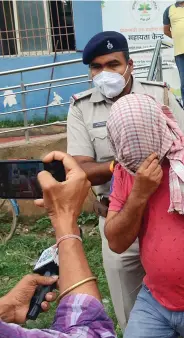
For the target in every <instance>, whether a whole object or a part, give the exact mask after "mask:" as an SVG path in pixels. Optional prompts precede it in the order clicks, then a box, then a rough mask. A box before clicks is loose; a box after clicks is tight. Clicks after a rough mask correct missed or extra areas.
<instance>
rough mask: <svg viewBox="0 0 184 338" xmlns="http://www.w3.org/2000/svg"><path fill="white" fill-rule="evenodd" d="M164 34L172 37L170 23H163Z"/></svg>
mask: <svg viewBox="0 0 184 338" xmlns="http://www.w3.org/2000/svg"><path fill="white" fill-rule="evenodd" d="M164 34H165V35H167V36H168V37H169V38H171V39H172V32H171V25H164Z"/></svg>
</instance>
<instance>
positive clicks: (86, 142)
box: [67, 105, 112, 185]
mask: <svg viewBox="0 0 184 338" xmlns="http://www.w3.org/2000/svg"><path fill="white" fill-rule="evenodd" d="M67 142H68V145H67V152H68V153H69V154H70V155H72V156H73V157H74V158H75V160H76V161H77V162H78V164H79V165H80V166H81V168H82V169H83V170H84V171H85V173H86V174H87V177H88V179H89V181H90V182H91V184H92V185H100V184H104V183H106V182H108V181H110V179H111V176H112V173H111V172H110V170H109V167H110V162H103V163H97V162H96V161H95V150H94V147H93V143H92V141H91V139H90V136H89V133H88V131H87V129H86V126H85V123H84V121H83V116H82V112H81V111H80V109H79V108H78V107H76V106H75V105H71V106H70V109H69V113H68V120H67Z"/></svg>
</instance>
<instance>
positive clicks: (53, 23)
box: [0, 0, 75, 56]
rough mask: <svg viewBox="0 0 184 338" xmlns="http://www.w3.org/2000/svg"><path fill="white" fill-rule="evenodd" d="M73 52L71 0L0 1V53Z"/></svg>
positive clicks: (6, 54)
mask: <svg viewBox="0 0 184 338" xmlns="http://www.w3.org/2000/svg"><path fill="white" fill-rule="evenodd" d="M72 50H73V51H74V50H75V36H74V25H73V13H72V2H71V1H67V0H66V1H64V0H57V1H52V0H51V1H45V0H43V1H41V0H40V1H34V0H33V1H29V0H26V1H25V0H21V1H14V0H13V1H0V55H1V56H8V55H9V56H11V55H39V54H50V53H52V52H54V51H60V52H63V51H72Z"/></svg>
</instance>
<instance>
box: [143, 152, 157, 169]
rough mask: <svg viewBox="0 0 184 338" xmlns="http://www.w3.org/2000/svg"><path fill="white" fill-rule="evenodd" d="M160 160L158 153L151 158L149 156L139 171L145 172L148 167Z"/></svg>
mask: <svg viewBox="0 0 184 338" xmlns="http://www.w3.org/2000/svg"><path fill="white" fill-rule="evenodd" d="M157 158H158V155H157V154H156V153H153V154H151V155H150V156H148V157H147V158H146V160H145V161H144V162H143V163H142V164H141V165H140V167H139V171H143V170H145V169H148V167H149V166H150V164H151V163H152V162H153V161H154V160H155V159H157Z"/></svg>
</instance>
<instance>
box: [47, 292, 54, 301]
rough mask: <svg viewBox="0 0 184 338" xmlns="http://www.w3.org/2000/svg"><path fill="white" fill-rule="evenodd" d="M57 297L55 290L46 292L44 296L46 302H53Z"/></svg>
mask: <svg viewBox="0 0 184 338" xmlns="http://www.w3.org/2000/svg"><path fill="white" fill-rule="evenodd" d="M56 299H57V293H56V292H48V293H47V294H46V296H45V300H46V301H47V302H54V301H55V300H56Z"/></svg>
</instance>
